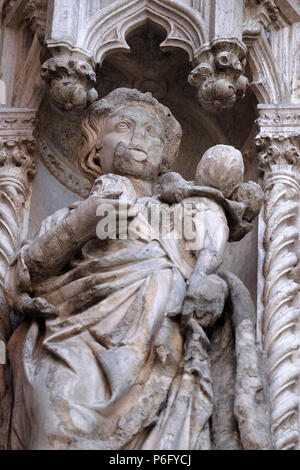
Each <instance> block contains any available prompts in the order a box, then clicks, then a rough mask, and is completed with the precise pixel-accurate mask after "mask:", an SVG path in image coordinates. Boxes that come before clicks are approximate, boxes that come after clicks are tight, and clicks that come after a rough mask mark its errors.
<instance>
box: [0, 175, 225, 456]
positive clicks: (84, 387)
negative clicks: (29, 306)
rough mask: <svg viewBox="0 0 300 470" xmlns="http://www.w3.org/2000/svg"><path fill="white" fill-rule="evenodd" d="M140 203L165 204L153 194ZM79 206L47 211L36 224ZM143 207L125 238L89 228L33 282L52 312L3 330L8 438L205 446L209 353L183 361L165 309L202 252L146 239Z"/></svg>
mask: <svg viewBox="0 0 300 470" xmlns="http://www.w3.org/2000/svg"><path fill="white" fill-rule="evenodd" d="M101 178H102V185H103V186H104V187H106V186H108V187H109V186H110V184H111V183H112V181H111V176H109V175H106V176H102V177H101ZM113 184H114V189H115V185H116V184H119V185H120V187H121V188H122V198H123V200H126V198H127V196H128V194H129V193H130V195H131V196H132V190H133V188H132V187H131V183H130V182H129V180H127V179H126V178H124V177H119V176H114V177H113ZM128 192H129V193H128ZM128 197H129V196H128ZM139 203H140V204H141V205H142V206H143V207H151V205H152V204H156V205H158V207H159V210H160V211H168V210H169V206H167V205H164V204H162V203H161V202H160V201H159V200H158V199H157V198H155V197H146V198H142V199H140V200H139ZM77 204H80V203H77ZM74 207H76V204H75V206H73V207H72V206H71V207H70V208H68V209H63V210H62V211H59V212H58V213H56V214H54V216H52V217H50V218H48V219H46V220H45V221H44V223H43V225H42V228H41V231H40V235H41V234H43V233H45V232H46V231H47V232H48V231H50V230H51V228H52V227H54V226H56V225H57V224H59V223H61V221H62V220H63V219H64V218H65V217H66V216H67V214H68V213H69V211H72V210H74ZM198 207H199V206H198ZM201 211H202V212H203V213H204V216H207V217H210V218H211V217H214V220H215V227H219V228H220V227H223V228H222V230H224V227H225V230H228V228H227V221H226V218H225V215H224V212H223V209H222V208H221V207H220V206H219V205H218V204H216V203H214V202H213V201H209V200H204V198H203V200H202V204H201V205H200V212H201ZM142 212H143V213H138V214H137V215H136V217H135V219H134V220H135V222H137V224H136V226H138V227H139V228H138V229H137V230H136V231H135V234H134V236H133V232H132V236H131V237H130V238H129V239H128V240H120V239H116V240H107V241H101V240H97V239H95V240H91V241H90V242H89V243H87V244H86V245H85V246H84V247H83V248H82V250H81V252H80V254H79V255H78V256H76V257H75V258H74V259H72V260H71V261H70V262H69V263H67V264H66V266H65V267H64V268H63V270H62V271H61V272H59V273H58V274H56V275H55V276H52V277H50V278H49V279H47V280H46V281H43V282H36V283H35V284H33V286H32V289H33V295H34V296H36V297H37V296H39V297H43V298H45V299H46V300H47V301H48V302H49V303H51V304H53V305H55V306H56V308H57V311H58V316H57V317H56V318H54V319H48V320H46V321H44V320H40V321H32V320H26V321H24V322H23V323H22V324H21V325H20V326H19V328H18V329H17V330H16V331H15V333H14V335H13V336H12V338H11V340H10V345H9V346H10V347H9V349H10V359H11V362H12V365H13V371H14V387H15V402H14V410H13V420H12V433H11V447H12V448H13V449H209V448H210V447H211V436H210V430H209V419H210V417H211V415H212V410H213V392H212V383H211V379H210V372H209V363H208V359H207V356H206V355H205V352H204V353H203V351H202V353H203V354H202V357H200V358H199V360H200V362H201V361H202V374H200V375H199V374H198V375H197V374H195V373H193V371H192V370H190V369H187V367H186V360H185V359H184V357H185V352H186V344H184V341H185V338H184V333H183V331H182V330H181V327H180V323H179V321H178V320H177V319H176V318H173V317H172V316H171V315H169V313H170V312H174V311H175V310H177V311H178V309H179V310H180V308H181V306H182V304H183V300H184V297H185V293H186V280H187V279H188V278H189V276H190V275H191V273H192V271H193V268H194V266H195V263H196V254H197V252H196V253H195V252H192V251H187V250H186V245H185V242H184V240H178V239H174V238H172V237H171V238H170V239H169V240H168V239H167V240H166V239H157V240H156V239H155V240H153V239H151V237H150V236H149V233H150V232H151V229H150V226H149V222H148V221H147V219H146V217H145V212H144V211H142ZM192 217H193V220H194V223H195V226H197V224H199V223H200V222H201V223H202V224H203V221H205V217H204V218H203V214H202V215H201V217H199V213H197V211H194V212H193V214H192ZM199 230H200V231H201V230H202V231H203V226H201V227H199ZM133 231H134V228H133ZM214 236H215V237H216V239H217V233H216V231H215V232H214ZM207 240H208V241H209V243H210V244H211V243H212V237H211V233H206V231H204V239H203V246H205V243H207ZM200 251H201V250H200ZM50 256H51V254H50ZM21 257H22V256H21V254H20V256H19V258H18V259H17V261H16V262H15V263H14V264H13V265H12V266H11V267H10V268H9V271H8V274H7V276H8V278H7V285H10V284H11V282H10V281H11V280H12V278H13V277H14V276H16V275H17V270H18V269H20V263H21ZM22 269H23V270H24V269H25V271H26V266H25V267H24V266H23V267H22ZM27 274H28V275H29V273H27ZM196 349H197V348H196ZM200 349H201V348H200ZM200 356H201V350H200Z"/></svg>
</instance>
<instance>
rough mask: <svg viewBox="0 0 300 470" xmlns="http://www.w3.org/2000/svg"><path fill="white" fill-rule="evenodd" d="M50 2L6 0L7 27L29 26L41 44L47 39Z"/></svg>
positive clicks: (42, 0) (5, 22)
mask: <svg viewBox="0 0 300 470" xmlns="http://www.w3.org/2000/svg"><path fill="white" fill-rule="evenodd" d="M47 5H48V0H6V1H5V2H4V7H3V18H4V24H5V26H8V27H12V28H19V27H21V26H23V25H24V24H26V23H27V24H28V25H29V27H30V28H31V29H32V31H33V32H34V33H37V36H38V38H39V40H40V42H43V41H44V39H45V29H46V16H47Z"/></svg>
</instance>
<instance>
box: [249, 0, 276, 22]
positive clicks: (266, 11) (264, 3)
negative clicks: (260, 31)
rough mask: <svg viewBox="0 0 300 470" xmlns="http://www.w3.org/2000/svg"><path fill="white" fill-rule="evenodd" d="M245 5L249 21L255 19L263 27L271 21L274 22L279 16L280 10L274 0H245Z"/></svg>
mask: <svg viewBox="0 0 300 470" xmlns="http://www.w3.org/2000/svg"><path fill="white" fill-rule="evenodd" d="M245 7H246V11H247V18H250V20H249V21H256V22H259V23H261V24H263V26H264V27H265V28H267V27H268V26H269V25H270V24H271V23H276V22H277V21H278V19H279V17H280V11H279V8H278V7H277V5H276V3H275V1H274V0H246V1H245Z"/></svg>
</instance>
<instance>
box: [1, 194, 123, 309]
mask: <svg viewBox="0 0 300 470" xmlns="http://www.w3.org/2000/svg"><path fill="white" fill-rule="evenodd" d="M107 202H108V201H107V200H106V199H103V198H102V197H99V196H95V195H92V196H89V198H88V199H86V200H85V201H82V202H81V203H80V204H78V205H77V207H75V208H73V209H71V210H69V211H66V215H65V216H64V217H63V218H62V220H60V221H59V222H58V223H56V224H54V226H50V228H49V229H48V230H46V231H45V232H44V233H42V234H41V235H39V236H37V237H36V238H35V239H34V240H33V241H32V242H31V243H30V244H28V245H26V246H23V248H22V249H21V251H20V252H19V253H18V254H17V256H16V257H15V259H14V260H13V261H12V262H11V265H10V267H9V268H8V271H7V275H6V282H5V285H6V288H5V290H6V297H7V300H8V302H9V304H10V306H11V308H13V309H14V311H15V312H16V313H17V314H19V315H21V316H31V317H34V316H46V317H48V316H51V315H54V314H55V308H54V307H53V306H51V305H49V304H48V303H47V302H46V301H45V300H44V299H41V298H32V297H31V294H32V287H31V286H32V284H34V283H37V282H39V281H41V280H44V279H47V278H48V277H50V276H52V275H55V274H57V273H58V272H59V271H60V270H61V269H62V268H63V267H64V266H65V265H66V264H67V263H68V262H69V261H70V260H71V259H73V258H74V256H75V254H76V253H77V252H78V250H79V249H80V248H81V247H83V246H84V245H85V244H86V243H87V242H88V241H89V240H91V239H93V238H96V236H97V235H96V226H97V223H98V222H99V220H100V219H101V217H98V216H97V209H98V208H99V206H100V205H101V204H107ZM109 204H110V206H113V207H114V208H115V213H116V215H117V216H118V209H119V201H118V200H112V199H109ZM51 225H52V224H51Z"/></svg>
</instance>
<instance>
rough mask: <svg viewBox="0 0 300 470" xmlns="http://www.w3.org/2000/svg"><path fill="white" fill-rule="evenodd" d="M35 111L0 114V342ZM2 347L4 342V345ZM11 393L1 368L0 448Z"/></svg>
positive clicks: (31, 169) (5, 332)
mask: <svg viewBox="0 0 300 470" xmlns="http://www.w3.org/2000/svg"><path fill="white" fill-rule="evenodd" d="M35 114H36V112H35V111H33V110H28V109H24V110H23V109H14V108H9V109H8V108H2V109H1V112H0V340H1V341H3V342H4V343H6V341H7V340H8V337H9V335H10V332H11V325H10V319H9V310H8V307H7V304H6V301H5V297H4V293H3V283H4V276H5V272H6V269H7V266H8V264H9V262H10V260H11V259H12V257H13V255H14V253H15V252H16V251H17V250H18V249H19V248H20V244H21V242H22V237H23V235H24V234H23V229H24V228H25V227H24V225H25V224H24V219H25V217H26V216H25V214H26V202H28V199H29V196H30V181H31V179H32V178H33V176H34V174H35V162H34V159H33V153H34V144H35V139H34V137H33V135H32V132H33V127H34V122H35ZM2 344H3V343H2ZM10 406H11V393H10V381H9V374H8V369H7V367H6V366H5V365H3V364H1V365H0V448H6V445H7V438H8V427H9V416H10Z"/></svg>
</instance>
